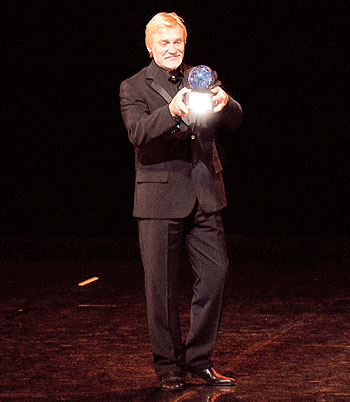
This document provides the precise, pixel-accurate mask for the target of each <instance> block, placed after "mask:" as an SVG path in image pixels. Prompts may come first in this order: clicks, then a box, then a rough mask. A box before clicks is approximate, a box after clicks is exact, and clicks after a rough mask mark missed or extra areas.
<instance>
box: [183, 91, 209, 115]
mask: <svg viewBox="0 0 350 402" xmlns="http://www.w3.org/2000/svg"><path fill="white" fill-rule="evenodd" d="M211 98H212V94H210V93H203V92H195V91H193V92H190V93H189V94H188V105H187V107H188V109H190V110H193V111H194V112H196V113H205V112H208V111H209V110H211V109H212V99H211Z"/></svg>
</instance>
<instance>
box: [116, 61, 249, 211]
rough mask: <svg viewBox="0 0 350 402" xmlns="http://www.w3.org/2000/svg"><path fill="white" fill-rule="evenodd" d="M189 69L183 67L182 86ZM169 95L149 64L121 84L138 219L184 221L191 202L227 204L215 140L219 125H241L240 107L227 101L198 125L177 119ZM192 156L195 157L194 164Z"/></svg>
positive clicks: (213, 207) (214, 206) (212, 207)
mask: <svg viewBox="0 0 350 402" xmlns="http://www.w3.org/2000/svg"><path fill="white" fill-rule="evenodd" d="M189 70H190V67H188V66H185V65H184V76H185V84H187V81H186V80H187V75H188V72H189ZM186 86H188V84H187V85H186ZM174 95H175V91H174V88H173V86H172V84H171V83H170V82H169V81H168V78H167V75H166V73H165V71H164V70H162V69H161V68H160V67H158V66H157V65H156V64H155V62H154V61H152V62H151V64H150V65H149V66H148V67H145V68H144V69H142V70H141V71H140V72H138V73H137V74H135V75H134V76H132V77H131V78H128V79H127V80H125V81H123V82H122V83H121V86H120V105H121V113H122V116H123V119H124V123H125V126H126V128H127V130H128V135H129V139H130V141H131V142H132V144H133V146H134V149H135V170H136V181H135V196H134V216H136V217H139V218H158V219H162V218H163V219H165V218H169V219H171V218H183V217H185V216H187V215H189V214H190V213H191V211H192V209H193V206H194V204H195V201H196V199H198V201H199V204H200V206H201V208H202V209H203V210H204V211H205V212H214V211H217V210H219V209H221V208H223V207H225V206H226V197H225V190H224V184H223V180H222V174H221V170H222V167H221V163H220V160H219V157H218V153H217V150H216V139H217V135H218V133H219V131H220V127H222V125H223V124H225V125H227V126H228V127H229V128H230V129H235V128H237V127H238V126H239V125H240V123H241V115H242V110H241V107H240V105H239V104H238V103H237V102H236V101H235V100H233V99H232V98H230V100H229V102H228V104H227V105H226V107H225V108H224V110H223V111H221V112H219V113H216V114H210V116H209V117H208V118H201V121H197V123H195V122H194V121H192V120H193V119H192V120H191V117H190V118H188V117H184V118H182V119H181V120H180V121H179V120H176V119H174V118H173V117H172V116H171V114H170V111H169V107H168V104H169V103H170V102H171V99H172V98H173V96H174ZM193 134H194V135H195V139H191V136H192V138H193ZM194 152H195V154H196V155H197V156H198V155H199V158H200V160H199V161H198V162H197V163H196V164H193V153H194Z"/></svg>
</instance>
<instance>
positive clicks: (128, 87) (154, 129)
mask: <svg viewBox="0 0 350 402" xmlns="http://www.w3.org/2000/svg"><path fill="white" fill-rule="evenodd" d="M120 108H121V114H122V117H123V120H124V124H125V126H126V129H127V131H128V136H129V140H130V141H131V142H132V144H133V145H135V146H137V147H144V146H146V145H147V144H149V143H150V142H151V141H152V140H154V139H156V138H158V137H160V136H162V135H164V134H165V133H167V132H171V131H172V130H173V129H174V126H175V125H176V122H175V120H174V119H173V117H172V116H171V113H170V110H169V106H168V104H165V105H164V106H161V107H160V108H158V109H156V110H154V111H152V112H150V107H149V104H148V102H147V101H146V99H145V95H144V94H143V93H142V91H141V90H140V89H139V88H138V86H136V85H133V84H132V83H131V82H130V81H129V80H126V81H123V82H122V83H121V85H120Z"/></svg>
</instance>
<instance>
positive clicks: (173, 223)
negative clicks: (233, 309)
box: [120, 13, 242, 390]
mask: <svg viewBox="0 0 350 402" xmlns="http://www.w3.org/2000/svg"><path fill="white" fill-rule="evenodd" d="M186 39H187V31H186V27H185V25H184V23H183V20H182V19H181V18H180V17H179V16H178V15H176V14H175V13H159V14H156V15H155V16H154V17H153V18H152V19H151V20H150V22H149V23H148V24H147V27H146V47H147V49H148V51H149V54H150V57H151V58H152V61H151V63H150V65H149V66H148V67H145V68H144V69H142V70H141V71H140V72H139V73H137V74H136V75H134V76H132V77H131V78H129V79H127V80H125V81H123V82H122V84H121V87H120V103H121V112H122V116H123V119H124V123H125V126H126V128H127V130H128V135H129V139H130V141H131V142H132V144H133V146H134V149H135V169H136V181H135V197H134V216H135V217H137V218H138V228H139V242H140V249H141V257H142V262H143V266H144V271H145V291H146V299H147V316H148V326H149V332H150V338H151V342H152V351H153V358H154V365H155V371H156V373H157V375H158V377H159V379H160V385H161V387H162V388H163V389H170V390H177V389H182V388H183V375H184V373H185V372H187V373H192V374H194V375H196V376H198V377H200V378H202V379H204V380H205V381H207V382H208V383H210V384H213V385H234V379H233V378H228V377H224V376H222V375H220V374H219V373H218V372H217V371H216V370H215V369H214V367H213V365H212V363H211V361H210V357H211V354H212V352H213V349H214V345H215V340H216V335H217V331H218V328H219V324H220V318H221V310H222V298H223V289H224V281H225V277H226V274H227V269H228V259H227V253H226V245H225V237H224V231H223V225H222V220H221V213H220V210H221V209H222V208H224V207H225V206H226V198H225V191H224V185H223V180H222V174H221V170H222V167H221V163H220V160H219V157H218V152H217V149H216V138H217V135H218V132H219V131H220V128H222V127H223V126H224V125H225V126H227V127H228V128H229V129H232V130H233V129H235V128H237V127H238V126H239V125H240V123H241V114H242V111H241V107H240V105H239V104H238V103H237V102H236V101H234V100H233V99H232V98H230V97H229V96H228V95H227V93H226V92H225V91H224V90H223V89H222V88H221V87H220V86H219V85H216V86H215V87H214V88H212V89H211V92H212V94H213V102H214V104H215V106H214V108H213V110H212V112H211V113H209V114H208V116H195V115H194V113H192V112H190V111H189V109H188V108H187V106H186V94H188V93H189V92H190V89H189V85H188V73H189V70H190V68H189V67H188V66H186V65H185V64H184V63H183V57H184V53H185V44H186ZM183 238H185V244H186V249H187V252H188V255H189V260H190V262H191V266H192V269H193V271H194V274H195V277H196V280H195V284H194V286H193V299H192V304H191V325H190V330H189V333H188V334H187V338H186V340H185V341H184V342H183V341H182V337H181V332H180V323H179V311H178V287H179V278H178V270H179V252H180V246H181V243H182V239H183Z"/></svg>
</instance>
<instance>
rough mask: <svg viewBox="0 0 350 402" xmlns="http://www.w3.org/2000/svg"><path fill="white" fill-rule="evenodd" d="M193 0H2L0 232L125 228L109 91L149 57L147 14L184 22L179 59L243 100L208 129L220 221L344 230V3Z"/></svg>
mask: <svg viewBox="0 0 350 402" xmlns="http://www.w3.org/2000/svg"><path fill="white" fill-rule="evenodd" d="M149 3H151V5H150V4H149ZM182 3H183V5H182ZM204 4H205V3H203V2H200V1H191V2H176V3H175V4H174V5H168V4H166V3H163V2H162V3H161V2H159V3H157V2H136V1H125V2H120V1H111V0H100V1H97V0H90V1H89V0H86V1H82V0H74V1H68V0H61V1H58V0H56V1H52V2H47V1H43V0H36V1H34V0H32V1H28V2H26V1H15V0H12V1H7V2H6V3H5V8H3V11H4V12H2V16H3V18H4V25H3V26H4V38H5V53H4V55H5V58H4V59H3V60H5V63H4V65H3V66H4V67H5V68H4V69H3V74H2V78H3V88H4V90H3V95H4V103H3V108H2V114H3V118H2V121H3V123H4V128H3V130H2V139H3V146H2V151H3V157H2V161H3V162H5V163H4V166H3V168H2V171H1V182H2V189H3V196H2V197H1V233H0V235H1V236H2V237H12V236H82V237H91V236H97V237H103V236H120V235H124V234H134V233H135V229H136V224H135V222H134V220H133V218H132V217H131V214H132V198H133V180H134V170H133V169H134V168H133V149H132V146H131V144H129V142H128V139H127V134H126V131H125V129H124V127H123V124H122V120H121V116H120V112H119V99H118V92H119V85H120V82H121V80H123V79H125V78H127V77H129V76H130V75H132V74H134V73H136V72H137V71H138V70H140V69H141V68H142V67H143V66H145V65H146V64H148V62H149V58H148V55H147V52H146V49H145V46H144V27H145V25H146V23H147V22H148V21H149V19H150V18H151V17H152V16H153V15H154V14H155V13H156V12H158V11H176V12H177V13H178V14H179V15H181V16H182V17H183V18H184V19H185V22H186V25H187V28H188V34H189V42H188V45H187V49H186V56H185V60H186V61H187V62H188V63H189V64H192V65H196V64H207V65H209V66H211V67H212V68H213V69H215V70H216V71H217V72H218V74H219V76H220V79H221V81H222V82H223V85H224V87H225V88H226V89H227V91H228V92H230V93H231V94H232V95H233V96H234V97H235V98H236V99H237V100H238V101H239V102H240V103H241V104H242V106H243V109H244V123H243V125H242V127H241V128H240V129H239V130H238V131H237V132H236V133H235V134H233V135H232V134H230V135H224V136H222V139H221V141H222V144H223V146H224V147H225V149H226V153H227V163H226V167H225V181H226V189H227V195H228V200H229V207H228V208H227V209H226V210H225V223H226V231H227V232H228V233H242V234H263V235H264V234H266V235H271V234H277V235H289V234H293V235H348V233H349V231H348V227H349V225H348V224H349V221H348V219H347V218H348V215H347V214H346V213H345V212H346V206H347V203H346V201H347V196H346V188H347V186H346V185H345V184H346V183H345V178H346V174H347V172H348V170H347V169H346V165H347V157H348V146H349V143H348V133H347V129H348V126H347V125H346V119H345V114H346V111H345V103H346V100H347V98H346V94H345V89H346V84H345V83H346V78H347V77H346V67H347V66H348V61H349V59H348V46H347V42H346V40H345V38H346V35H345V34H346V32H345V30H346V18H345V16H346V11H345V10H346V7H345V4H346V2H345V1H336V0H334V1H313V0H304V1H275V0H273V1H255V2H253V1H248V0H245V1H244V0H237V1H231V2H220V1H215V2H212V4H211V5H210V6H205V5H204ZM3 7H4V6H3Z"/></svg>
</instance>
